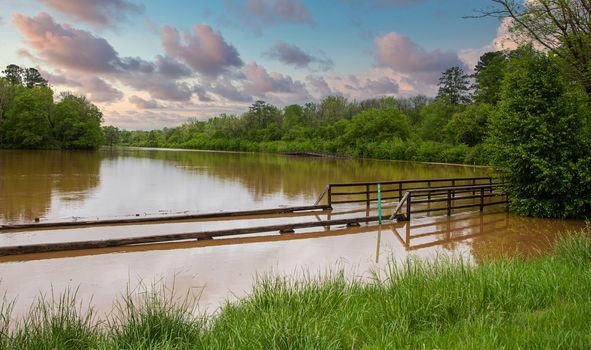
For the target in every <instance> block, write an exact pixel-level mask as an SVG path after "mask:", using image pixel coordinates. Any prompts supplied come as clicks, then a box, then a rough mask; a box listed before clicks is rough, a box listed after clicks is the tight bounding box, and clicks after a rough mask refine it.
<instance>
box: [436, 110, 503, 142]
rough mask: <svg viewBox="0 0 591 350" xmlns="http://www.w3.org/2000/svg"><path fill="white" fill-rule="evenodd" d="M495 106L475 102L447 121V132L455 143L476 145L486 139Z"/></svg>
mask: <svg viewBox="0 0 591 350" xmlns="http://www.w3.org/2000/svg"><path fill="white" fill-rule="evenodd" d="M493 112H494V107H493V106H491V105H489V104H473V105H469V106H468V107H466V109H465V110H464V111H462V112H458V113H455V114H454V115H453V117H452V118H451V120H450V121H449V122H448V123H447V125H446V127H445V129H446V134H447V135H450V136H451V138H452V140H453V142H454V143H464V144H466V145H468V146H476V145H478V144H481V143H482V142H483V141H484V138H485V136H486V132H487V129H488V119H489V116H490V115H491V114H492V113H493Z"/></svg>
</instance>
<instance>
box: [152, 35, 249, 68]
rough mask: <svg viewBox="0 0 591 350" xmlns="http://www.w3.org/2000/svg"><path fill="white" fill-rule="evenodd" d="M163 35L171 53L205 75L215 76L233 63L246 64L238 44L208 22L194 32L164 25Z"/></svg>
mask: <svg viewBox="0 0 591 350" xmlns="http://www.w3.org/2000/svg"><path fill="white" fill-rule="evenodd" d="M160 37H161V40H162V45H163V46H164V49H165V51H166V53H167V54H168V55H169V56H171V57H174V58H177V59H179V60H181V61H183V62H184V63H186V64H187V65H189V66H190V67H191V68H193V69H194V70H196V71H197V72H199V73H201V74H203V75H205V76H208V77H215V76H218V75H220V74H222V73H224V72H225V71H226V70H227V69H229V68H231V67H241V66H243V65H244V63H243V62H242V59H241V58H240V54H239V53H238V51H237V50H236V48H235V47H234V46H232V45H230V44H228V43H227V42H226V41H225V40H224V38H223V37H222V34H221V33H220V32H214V31H213V30H212V29H211V27H210V26H208V25H206V24H198V25H195V26H194V27H193V33H180V32H179V31H178V30H177V29H176V28H174V27H172V26H169V25H163V26H162V27H161V29H160Z"/></svg>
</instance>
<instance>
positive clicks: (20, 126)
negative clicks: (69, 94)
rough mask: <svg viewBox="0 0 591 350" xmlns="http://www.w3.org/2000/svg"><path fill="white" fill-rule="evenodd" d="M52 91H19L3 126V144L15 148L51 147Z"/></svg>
mask: <svg viewBox="0 0 591 350" xmlns="http://www.w3.org/2000/svg"><path fill="white" fill-rule="evenodd" d="M52 107H53V91H51V89H50V88H49V87H34V88H32V89H21V90H18V92H17V93H16V95H15V97H14V99H13V101H12V103H11V104H10V107H9V108H8V111H7V112H6V119H5V121H4V123H3V132H4V142H5V143H6V144H8V145H9V146H12V147H16V148H52V147H55V140H54V138H53V135H52V125H51V113H52Z"/></svg>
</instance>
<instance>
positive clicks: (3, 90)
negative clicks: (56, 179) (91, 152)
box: [0, 64, 103, 149]
mask: <svg viewBox="0 0 591 350" xmlns="http://www.w3.org/2000/svg"><path fill="white" fill-rule="evenodd" d="M3 73H4V74H5V77H1V78H0V148H6V147H9V148H32V149H40V148H64V149H94V148H97V147H98V146H99V145H101V144H102V143H103V132H102V130H101V127H100V124H101V122H102V113H101V112H100V110H99V109H98V108H97V107H96V106H95V105H93V104H92V103H91V102H90V101H88V100H86V98H84V97H80V96H74V95H71V94H66V95H64V96H62V97H63V98H62V99H61V101H59V102H58V103H54V100H53V91H52V90H51V88H50V87H48V86H47V80H45V79H44V78H43V77H42V76H41V74H40V73H39V72H38V71H37V70H36V69H35V68H26V69H23V68H21V67H19V66H17V65H14V64H11V65H9V66H7V67H6V69H5V70H4V71H3Z"/></svg>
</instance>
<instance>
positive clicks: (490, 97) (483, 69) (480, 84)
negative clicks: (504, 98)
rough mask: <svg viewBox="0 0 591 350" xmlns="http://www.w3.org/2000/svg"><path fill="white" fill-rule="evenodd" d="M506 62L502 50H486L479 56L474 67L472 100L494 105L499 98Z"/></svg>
mask: <svg viewBox="0 0 591 350" xmlns="http://www.w3.org/2000/svg"><path fill="white" fill-rule="evenodd" d="M506 64H507V57H506V55H505V54H504V53H503V52H500V51H493V52H487V53H485V54H484V55H482V56H480V59H479V60H478V63H477V64H476V67H475V69H474V80H475V83H474V89H475V91H474V100H475V101H476V102H478V103H489V104H492V105H495V104H496V103H497V102H498V101H499V98H500V93H501V82H502V81H503V74H504V71H505V66H506Z"/></svg>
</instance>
